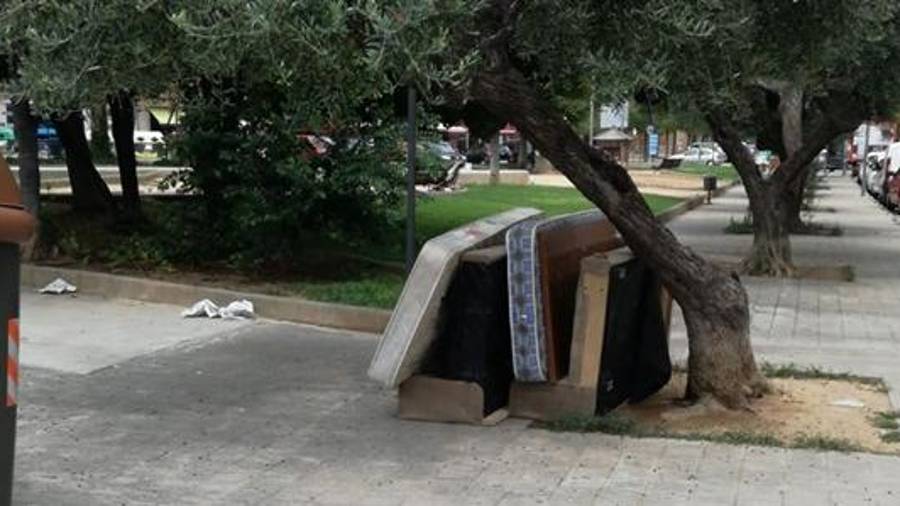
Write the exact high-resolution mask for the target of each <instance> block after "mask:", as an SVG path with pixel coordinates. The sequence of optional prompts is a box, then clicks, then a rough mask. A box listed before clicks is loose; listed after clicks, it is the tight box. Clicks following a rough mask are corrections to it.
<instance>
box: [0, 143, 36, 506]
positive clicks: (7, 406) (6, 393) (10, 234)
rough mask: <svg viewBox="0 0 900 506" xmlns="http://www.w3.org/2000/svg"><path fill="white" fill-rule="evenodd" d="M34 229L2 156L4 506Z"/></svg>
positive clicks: (0, 477) (0, 465)
mask: <svg viewBox="0 0 900 506" xmlns="http://www.w3.org/2000/svg"><path fill="white" fill-rule="evenodd" d="M33 230H34V220H33V219H32V217H31V215H30V214H28V212H26V211H25V209H24V208H22V201H21V197H20V195H19V189H18V187H17V186H16V181H15V179H13V176H12V172H11V171H10V170H9V165H8V164H7V163H6V160H4V159H3V157H2V156H0V338H2V339H0V506H9V505H10V504H11V503H12V485H13V463H14V459H15V451H16V414H17V408H16V406H17V404H18V395H17V394H18V384H19V261H20V259H19V246H20V245H21V244H22V243H24V242H25V241H27V240H28V239H29V238H30V237H31V234H32V232H33Z"/></svg>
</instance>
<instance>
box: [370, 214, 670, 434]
mask: <svg viewBox="0 0 900 506" xmlns="http://www.w3.org/2000/svg"><path fill="white" fill-rule="evenodd" d="M517 211H519V212H510V213H512V214H510V213H506V216H503V215H501V216H500V217H495V218H493V219H491V220H492V221H491V222H490V223H489V224H484V223H481V224H479V222H476V223H475V224H473V225H471V226H470V228H473V229H475V230H487V232H486V233H484V234H482V235H480V236H479V238H478V240H470V241H468V242H467V243H461V242H460V241H458V240H457V241H455V242H454V241H447V240H444V241H443V243H444V244H445V245H446V244H451V243H453V244H454V246H455V248H456V249H455V250H454V251H452V252H449V253H445V254H442V255H433V254H432V255H430V256H431V257H433V258H432V259H431V260H429V259H428V258H424V259H423V256H420V258H419V260H418V261H417V263H416V269H419V270H421V271H422V272H429V273H442V274H443V275H442V276H437V277H434V278H432V279H425V278H422V279H419V278H417V276H416V270H415V269H414V271H413V274H412V276H411V277H410V279H409V281H408V282H407V286H406V287H405V288H404V296H402V297H401V303H400V304H398V306H397V309H396V310H395V314H394V316H393V318H392V319H391V324H389V325H388V329H387V331H386V332H385V335H384V338H383V339H382V342H381V344H380V346H379V349H378V351H377V352H376V357H375V359H373V362H372V366H371V368H370V376H372V377H373V378H375V379H379V380H381V381H382V382H383V383H384V384H385V385H387V386H390V387H393V386H397V385H399V387H400V415H401V416H402V417H406V418H415V419H424V420H435V421H456V422H470V423H489V422H490V423H492V422H495V421H497V420H499V419H502V417H503V416H505V415H506V414H511V415H513V416H522V417H526V418H537V419H552V418H559V417H562V416H565V415H569V414H573V413H581V414H594V413H602V412H605V411H608V410H610V409H613V408H615V407H616V406H617V405H619V404H620V403H622V402H625V401H637V400H641V399H643V398H645V397H647V396H649V395H652V394H653V393H654V392H656V391H657V390H659V388H661V387H662V386H664V385H665V383H666V382H668V380H669V377H670V375H671V364H670V362H669V355H668V315H669V311H670V300H669V299H668V297H667V295H666V292H665V289H664V288H663V286H662V283H661V282H660V279H659V276H658V275H657V274H656V273H654V272H653V271H652V269H650V268H649V267H648V266H647V265H646V264H644V263H642V262H641V261H640V260H638V259H635V258H633V257H632V256H631V255H630V254H629V253H628V251H627V249H626V248H623V242H622V239H621V237H620V236H619V235H618V233H617V232H616V230H615V228H614V227H613V225H612V224H611V223H610V222H609V220H608V219H606V217H605V216H604V215H603V214H602V213H600V212H599V211H589V212H583V213H576V214H571V215H566V216H560V217H553V218H543V217H541V216H539V215H538V214H537V213H534V212H530V211H531V210H528V211H526V210H517ZM449 234H455V237H457V238H459V237H461V236H464V235H465V234H460V233H458V231H454V232H450V233H449ZM442 237H443V236H442ZM440 239H441V237H439V238H437V239H436V241H438V242H441V241H440ZM429 244H431V243H429ZM429 244H427V245H426V246H425V248H424V249H423V254H422V255H426V254H427V253H428V252H429V250H430V249H431V250H433V249H434V248H429ZM432 253H433V252H432ZM449 263H452V264H453V265H448V264H449ZM420 264H421V265H420ZM417 283H418V284H421V285H423V286H415V285H416V284H417ZM411 285H413V286H411ZM407 292H409V293H415V294H419V295H417V296H416V297H415V298H412V297H406V295H407ZM421 294H427V295H428V296H427V297H423V296H421ZM410 315H419V317H418V319H414V321H411V322H410V321H409V316H410ZM423 315H424V316H426V317H422V316H423ZM401 322H407V324H404V325H400V324H399V323H401ZM388 352H391V353H388ZM389 355H391V356H389ZM506 406H509V408H508V410H506V409H504V408H505V407H506Z"/></svg>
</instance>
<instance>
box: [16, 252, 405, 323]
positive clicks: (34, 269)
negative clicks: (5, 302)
mask: <svg viewBox="0 0 900 506" xmlns="http://www.w3.org/2000/svg"><path fill="white" fill-rule="evenodd" d="M60 277H61V278H65V279H66V280H67V281H69V282H70V283H72V284H74V285H75V286H77V287H78V291H79V293H85V294H88V295H101V296H104V297H109V298H122V299H133V300H141V301H145V302H158V303H166V304H175V305H179V306H185V307H187V306H189V305H190V304H193V303H194V302H197V301H198V300H200V299H212V300H214V301H216V302H218V303H220V304H221V303H227V302H231V301H233V300H235V299H247V300H250V301H252V302H253V304H254V305H255V306H256V313H257V314H258V315H259V316H261V317H263V318H271V319H273V320H284V321H289V322H295V323H305V324H309V325H319V326H322V327H333V328H339V329H346V330H356V331H361V332H371V333H381V332H382V331H383V330H384V328H385V326H387V322H388V320H389V319H390V317H391V312H390V311H386V310H382V309H372V308H365V307H356V306H347V305H343V304H328V303H324V302H315V301H310V300H305V299H300V298H296V297H278V296H274V295H263V294H258V293H251V292H242V291H235V290H228V289H224V288H207V287H202V286H193V285H182V284H178V283H169V282H166V281H156V280H152V279H143V278H136V277H131V276H119V275H115V274H107V273H103V272H91V271H84V270H76V269H63V268H58V267H47V266H41V265H32V264H24V265H22V286H23V287H32V288H39V287H42V286H44V285H46V284H47V283H49V282H51V281H53V280H54V279H56V278H60Z"/></svg>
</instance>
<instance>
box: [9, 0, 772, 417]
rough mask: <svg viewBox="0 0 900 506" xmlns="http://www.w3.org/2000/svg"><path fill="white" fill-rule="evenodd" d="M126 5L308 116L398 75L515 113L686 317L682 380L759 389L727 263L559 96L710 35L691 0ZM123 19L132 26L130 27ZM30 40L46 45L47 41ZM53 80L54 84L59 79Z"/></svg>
mask: <svg viewBox="0 0 900 506" xmlns="http://www.w3.org/2000/svg"><path fill="white" fill-rule="evenodd" d="M22 1H24V0H22ZM39 3H41V4H47V2H39ZM51 3H53V4H54V5H55V2H51ZM98 3H99V2H98ZM103 3H104V4H108V3H109V2H103ZM112 3H113V4H118V2H112ZM122 3H124V2H122ZM92 5H93V3H92ZM132 8H145V9H151V10H152V9H162V10H163V13H164V14H165V17H166V20H165V23H168V24H167V25H166V26H167V27H168V26H174V27H175V28H176V30H177V32H178V33H177V34H174V35H173V36H172V37H173V40H176V41H178V43H177V47H178V48H179V52H180V53H179V54H178V57H177V60H178V62H179V66H183V67H182V68H183V69H189V70H190V73H192V74H193V75H195V76H203V79H200V80H199V82H198V84H201V85H202V84H203V82H204V81H205V80H207V79H208V78H210V77H214V78H215V79H216V80H219V81H221V80H225V81H227V80H228V79H231V78H233V77H234V76H240V77H241V80H242V82H244V83H250V84H253V83H269V84H272V85H275V86H277V87H278V89H279V93H282V94H283V95H284V97H285V100H286V101H287V102H288V103H289V104H290V107H289V108H287V109H286V110H289V111H291V113H292V115H295V116H301V117H302V118H303V122H304V124H306V125H309V126H311V127H313V128H326V127H328V126H329V125H333V124H335V123H339V122H340V120H341V118H343V117H348V116H353V115H358V114H359V111H360V110H361V109H366V108H367V107H368V105H369V104H371V103H377V102H379V101H380V100H383V99H384V98H385V97H387V96H390V95H392V94H395V93H396V92H397V91H398V89H399V88H402V87H405V86H415V87H416V88H418V90H419V91H420V92H421V95H422V96H423V97H425V100H426V101H428V102H429V103H430V104H433V105H437V106H440V107H441V108H444V109H456V110H460V111H479V113H484V114H486V115H488V116H491V117H492V121H484V122H485V123H494V124H496V123H498V122H502V121H509V122H511V123H513V124H514V125H515V126H516V127H517V128H518V129H519V130H520V131H521V132H523V134H524V135H525V137H526V138H528V139H529V140H530V141H531V142H532V143H533V144H534V145H535V146H536V147H537V149H539V150H540V151H541V152H542V154H543V155H544V156H546V157H547V158H548V159H549V160H550V161H551V162H552V163H553V164H554V165H555V166H556V167H557V168H558V169H559V170H560V171H561V172H562V173H563V174H565V175H566V176H567V177H568V178H569V179H570V180H571V181H572V183H573V184H574V185H575V186H576V187H577V188H578V189H579V190H580V191H581V192H582V193H583V194H584V195H585V196H586V197H587V198H588V199H590V200H591V201H592V202H594V203H595V204H596V205H597V206H598V207H599V208H600V209H601V210H602V211H603V212H604V213H605V214H606V216H607V217H608V218H609V219H610V220H611V221H612V222H613V223H614V224H615V226H616V227H617V229H618V230H619V232H620V233H621V235H622V237H623V238H624V240H625V242H626V243H627V244H628V246H629V247H630V248H631V249H632V250H633V251H634V253H635V254H637V255H638V256H640V257H642V258H643V259H644V260H646V261H647V262H648V263H649V264H650V265H651V266H653V267H654V268H655V269H657V270H658V271H659V273H660V275H661V277H662V279H663V281H664V283H665V285H666V286H667V288H668V289H669V291H670V292H671V293H672V295H673V296H674V297H675V299H676V300H677V301H678V303H679V305H680V306H681V308H682V310H683V313H684V317H685V321H686V324H687V330H688V338H689V351H690V356H689V361H688V365H689V378H688V386H687V391H686V396H687V397H688V398H690V399H694V400H704V401H706V400H709V401H714V402H720V403H722V404H724V405H725V406H728V407H730V408H742V407H746V406H747V404H748V403H749V401H750V399H751V398H752V397H753V396H756V395H761V394H762V393H763V392H764V391H765V389H766V383H765V380H764V379H763V378H762V376H761V375H760V373H759V371H758V368H757V366H756V362H755V360H754V356H753V352H752V349H751V345H750V336H749V318H750V317H749V311H748V304H747V295H746V292H745V290H744V288H743V286H742V285H741V282H740V280H739V279H738V277H737V276H736V275H735V274H733V273H729V272H726V271H724V270H722V269H720V268H718V267H716V266H715V265H713V264H711V263H710V262H708V261H706V260H704V259H703V258H702V257H701V256H699V255H698V254H696V253H695V252H693V251H692V250H691V249H690V248H688V247H686V246H684V245H682V244H681V243H679V241H678V240H677V239H676V237H675V236H674V235H673V234H672V233H671V232H670V231H669V230H668V229H667V228H666V227H665V226H664V225H663V224H662V223H660V222H659V221H658V220H657V219H656V217H655V216H654V215H653V213H652V212H651V210H650V208H649V206H648V205H647V203H646V202H645V200H644V198H643V197H642V195H641V193H640V191H639V190H638V188H637V187H636V185H635V183H634V181H633V180H632V179H631V177H630V176H629V174H628V172H627V171H626V170H625V168H624V167H622V166H621V165H619V164H618V163H617V162H616V161H615V160H612V159H610V158H608V157H607V156H605V155H604V154H602V153H601V152H599V151H597V150H594V149H592V148H591V146H589V145H588V144H587V143H586V142H585V141H583V140H582V139H581V138H580V137H579V135H578V134H577V133H576V131H575V129H574V128H573V125H572V124H571V123H570V122H569V121H568V119H567V117H566V115H565V114H564V112H563V111H564V103H565V102H566V100H567V99H571V98H572V97H577V96H585V95H586V90H591V93H593V94H594V95H595V96H597V97H598V99H602V100H610V101H619V100H622V99H625V98H627V97H629V96H631V95H632V94H633V93H634V92H635V90H636V89H638V88H642V87H644V88H646V87H653V86H659V85H660V84H661V82H662V81H663V78H664V77H665V73H664V72H663V71H664V69H665V68H666V66H667V64H668V62H670V61H672V59H673V58H675V55H676V53H677V52H678V51H681V50H682V48H683V47H684V46H685V45H686V44H693V43H695V41H696V40H698V39H700V40H705V38H706V37H708V36H709V34H710V29H709V25H710V21H709V20H708V19H707V18H708V17H709V13H708V12H707V9H705V8H704V6H703V5H697V3H695V2H687V1H679V2H672V1H668V0H650V1H638V0H615V1H613V0H606V1H588V0H562V1H551V0H533V1H530V2H523V1H517V0H381V1H375V0H304V1H299V2H286V1H285V2H282V1H273V2H247V1H245V0H215V1H213V0H192V1H190V2H188V1H186V0H169V1H167V2H143V3H138V4H137V7H132ZM88 19H91V18H90V17H88ZM634 23H637V24H638V25H637V26H635V24H634ZM75 26H80V25H79V24H78V23H76V24H75ZM66 33H71V32H66ZM79 33H80V32H79ZM133 33H134V34H135V39H140V38H141V37H138V35H137V34H140V33H142V32H141V31H140V30H135V31H134V32H133ZM630 33H640V34H644V36H645V37H649V38H650V39H652V40H655V41H656V44H655V45H653V46H652V47H651V48H649V49H643V50H641V51H640V53H639V54H631V53H629V52H627V51H623V50H622V47H623V46H622V40H623V38H624V36H625V35H627V34H630ZM38 40H39V41H40V40H43V39H40V38H39V39H38ZM50 40H53V41H55V42H54V43H53V44H51V46H53V47H65V45H66V42H65V40H66V39H65V38H64V37H61V36H59V34H57V35H56V36H55V37H54V38H52V39H50ZM121 40H122V41H123V42H125V43H126V44H128V46H129V47H131V48H137V47H140V45H141V44H147V43H146V42H139V41H137V40H132V39H131V38H130V37H127V36H123V39H121ZM149 40H155V39H153V38H152V37H151V38H150V39H149ZM99 43H100V41H99V40H98V44H99ZM36 46H38V47H40V44H36ZM32 47H35V46H34V45H33V46H32ZM42 54H46V55H48V56H47V57H48V58H49V56H50V55H51V52H43V53H42ZM113 54H121V53H119V52H118V51H115V52H114V53H113ZM80 61H94V59H92V58H81V59H80ZM134 66H135V62H134V61H128V59H127V58H116V59H114V60H112V61H105V63H104V64H103V65H100V68H99V69H98V68H96V67H95V66H83V67H80V68H81V70H82V72H78V71H76V72H73V73H71V74H69V75H68V79H67V80H65V81H66V82H69V81H74V82H80V80H82V79H84V78H86V77H90V76H91V75H93V74H94V73H98V74H97V75H98V76H110V79H109V80H108V81H107V79H106V78H105V77H103V78H100V79H98V81H99V82H106V83H107V86H98V87H97V88H98V89H104V93H109V92H110V90H113V89H120V88H125V89H131V88H132V86H128V85H123V84H122V83H123V82H124V83H131V82H133V81H131V80H129V78H128V76H123V75H122V74H124V73H128V72H134ZM41 67H43V68H44V69H45V70H44V71H41V70H39V68H41ZM49 68H50V66H49V65H46V66H44V65H40V66H39V65H35V66H34V67H33V71H32V72H31V73H28V72H26V73H24V74H23V77H24V78H25V79H23V81H26V82H29V83H31V86H32V87H33V88H34V89H35V90H40V89H41V86H39V85H40V83H41V79H42V78H43V79H50V80H54V79H56V77H55V76H54V75H49V76H48V75H47V74H49V70H47V69H49ZM73 68H78V67H77V66H74V67H73ZM179 75H180V76H184V75H186V74H182V73H179ZM29 76H30V79H29V78H28V77H29ZM42 76H44V77H42ZM112 76H118V77H117V78H116V79H112ZM89 81H91V82H92V81H93V80H92V79H89ZM113 83H115V85H114V86H115V87H114V86H113ZM135 86H136V85H135ZM50 87H51V88H55V89H57V90H58V89H65V88H66V87H65V83H63V82H57V83H56V85H55V86H50ZM81 89H82V88H81V87H78V86H75V87H73V88H72V91H73V92H74V93H73V95H74V96H75V98H70V100H69V101H66V102H63V103H67V104H73V103H77V104H79V105H80V104H81V103H83V102H85V101H88V100H83V99H84V98H86V97H81V98H78V95H79V90H81ZM90 89H93V87H91V88H90ZM48 95H52V96H61V97H65V96H66V94H65V93H63V94H61V95H58V94H57V92H52V93H49V94H48ZM34 96H41V95H40V93H37V92H35V93H34ZM88 96H95V95H93V94H91V93H88ZM224 98H225V99H226V100H227V97H224ZM483 119H484V118H482V120H483Z"/></svg>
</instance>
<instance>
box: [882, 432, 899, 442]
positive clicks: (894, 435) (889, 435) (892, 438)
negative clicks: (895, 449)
mask: <svg viewBox="0 0 900 506" xmlns="http://www.w3.org/2000/svg"><path fill="white" fill-rule="evenodd" d="M881 440H882V441H884V442H885V443H900V430H892V431H890V432H885V433H884V434H882V435H881Z"/></svg>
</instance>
